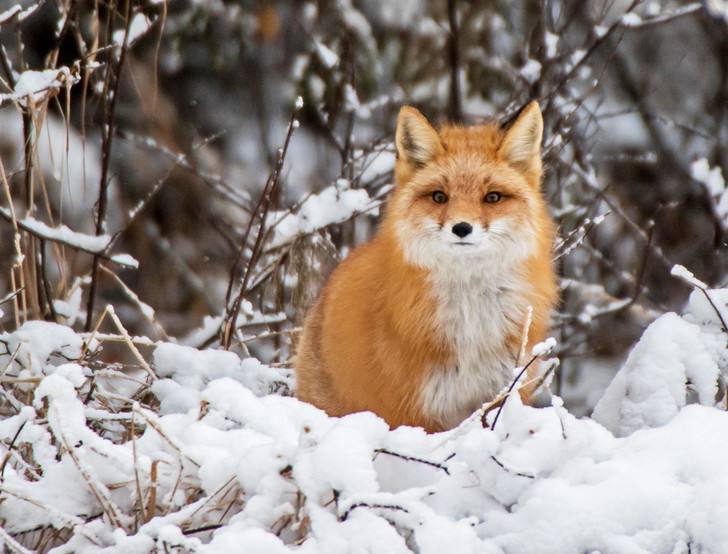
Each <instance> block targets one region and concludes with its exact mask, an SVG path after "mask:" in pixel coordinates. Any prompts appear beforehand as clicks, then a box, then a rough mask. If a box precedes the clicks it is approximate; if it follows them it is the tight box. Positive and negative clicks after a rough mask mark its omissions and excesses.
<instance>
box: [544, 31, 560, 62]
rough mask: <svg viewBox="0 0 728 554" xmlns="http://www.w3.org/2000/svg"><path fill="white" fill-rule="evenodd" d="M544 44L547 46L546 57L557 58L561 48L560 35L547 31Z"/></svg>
mask: <svg viewBox="0 0 728 554" xmlns="http://www.w3.org/2000/svg"><path fill="white" fill-rule="evenodd" d="M543 39H544V45H545V46H546V57H547V58H555V57H556V54H557V53H558V48H559V36H558V35H555V34H554V33H551V32H549V31H546V32H545V33H544V35H543Z"/></svg>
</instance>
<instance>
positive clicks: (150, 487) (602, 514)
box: [0, 186, 728, 554]
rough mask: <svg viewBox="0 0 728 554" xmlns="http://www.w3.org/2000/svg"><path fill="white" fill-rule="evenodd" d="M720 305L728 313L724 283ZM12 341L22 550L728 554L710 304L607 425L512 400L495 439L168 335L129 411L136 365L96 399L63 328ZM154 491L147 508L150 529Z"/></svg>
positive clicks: (652, 347) (8, 506) (691, 310)
mask: <svg viewBox="0 0 728 554" xmlns="http://www.w3.org/2000/svg"><path fill="white" fill-rule="evenodd" d="M342 188H344V190H346V189H345V186H344V187H342ZM711 293H712V296H711V298H713V299H714V301H715V302H718V303H719V304H722V305H723V304H725V303H726V302H728V289H723V290H714V291H711ZM554 343H555V341H554V340H553V339H548V340H547V341H545V342H544V343H542V344H540V345H537V347H536V348H534V353H540V354H546V353H547V352H548V351H549V350H550V349H552V348H553V346H554ZM0 344H4V345H5V351H4V353H2V354H0V367H5V368H6V371H5V372H4V375H5V377H6V378H7V377H21V376H36V380H35V381H28V382H27V383H26V384H25V385H24V386H25V387H26V388H25V390H26V391H27V393H26V394H25V396H24V397H23V398H24V400H23V401H21V400H20V396H19V397H18V398H15V397H14V398H13V399H12V401H13V403H14V404H13V405H16V406H17V410H16V414H15V415H12V416H10V417H6V418H5V419H3V420H2V421H0V440H2V441H3V444H5V445H7V444H9V442H10V441H11V440H12V439H13V437H15V435H17V439H16V448H15V449H14V450H13V451H10V452H9V462H8V463H7V465H6V467H5V470H4V476H3V479H4V480H3V485H2V494H3V496H2V498H3V502H2V503H0V518H1V519H2V520H3V521H4V526H3V529H4V531H5V532H7V533H10V534H13V535H15V537H16V540H17V537H22V532H23V531H25V530H30V529H35V528H36V527H38V526H46V525H52V526H55V527H57V528H59V529H60V528H66V529H68V530H69V532H68V534H66V535H63V536H67V537H69V538H68V539H67V542H66V544H65V545H62V546H58V547H57V548H56V549H54V550H53V552H54V553H56V554H59V553H61V552H69V553H70V552H77V553H80V554H85V553H89V554H90V553H94V552H100V551H104V552H107V553H125V552H135V553H146V552H156V551H164V550H165V549H166V550H168V551H171V550H173V549H176V550H180V551H183V552H201V553H212V552H215V553H220V554H226V553H228V552H229V553H233V552H241V551H245V552H261V553H269V552H272V553H277V552H280V553H284V552H302V553H319V552H322V553H328V552H330V553H338V552H347V551H352V550H351V548H352V546H353V545H355V546H356V549H357V550H356V551H360V552H373V553H379V552H401V553H405V552H411V551H416V552H421V553H433V554H436V553H440V552H473V553H481V552H482V553H494V554H495V553H504V552H518V553H524V554H528V553H538V554H550V553H554V554H563V553H568V552H650V553H656V554H659V553H665V554H668V553H675V552H683V553H686V552H688V548H690V549H691V550H690V551H700V552H711V553H719V552H725V545H726V544H728V531H727V530H726V528H725V526H723V525H719V524H716V522H720V521H725V520H726V518H728V506H727V505H726V503H725V501H724V495H723V494H722V491H723V490H725V488H726V487H728V476H727V475H726V473H725V467H726V465H727V464H728V435H726V433H725V429H726V426H728V413H726V412H725V411H724V409H723V408H722V407H720V405H718V404H716V398H717V393H718V390H719V389H718V381H719V377H720V376H721V375H722V376H725V375H726V373H728V351H726V347H725V346H726V335H725V333H724V332H723V331H722V330H721V329H720V321H719V319H718V318H717V316H716V314H715V310H714V309H713V308H712V307H711V305H710V304H709V303H708V302H707V301H706V299H705V296H704V294H703V293H702V291H701V290H696V291H694V293H693V295H691V298H690V300H689V302H688V305H687V307H686V309H685V314H684V315H683V316H679V315H677V314H675V313H668V314H664V315H663V316H661V317H660V318H658V319H657V320H656V321H655V322H654V323H652V324H651V325H650V326H649V328H648V329H647V330H646V331H645V333H644V335H643V337H642V339H641V340H640V341H639V343H638V344H637V345H636V346H635V348H634V350H633V351H632V353H631V354H630V356H629V358H628V359H627V361H626V363H625V364H624V366H623V368H622V369H621V370H620V372H619V374H618V375H617V378H616V379H615V380H614V382H613V383H612V385H611V386H610V387H609V388H608V390H607V392H606V393H605V395H604V398H603V399H602V401H601V402H600V403H599V406H598V407H597V410H596V411H595V414H594V418H593V419H590V418H581V419H579V418H576V417H574V416H573V415H572V414H570V413H569V412H568V411H567V410H566V409H565V408H564V407H563V402H562V401H561V399H559V398H558V397H553V400H552V402H551V405H550V406H548V407H545V408H533V407H528V406H524V405H523V404H522V403H521V401H520V397H519V396H518V395H513V396H511V397H509V399H508V401H507V402H506V404H505V405H504V407H503V408H502V412H501V413H500V415H499V420H498V425H497V427H496V428H495V429H493V428H492V427H486V428H484V427H483V426H482V425H481V423H480V421H479V418H474V419H470V420H468V421H466V422H464V423H463V424H462V425H461V426H460V427H458V428H456V429H454V430H452V431H449V432H446V433H440V434H434V435H428V434H426V433H425V432H424V431H423V430H422V429H418V428H409V427H402V428H398V429H396V430H389V428H388V426H387V425H386V423H385V422H384V421H382V420H381V419H379V418H378V417H377V416H375V415H374V414H371V413H358V414H352V415H349V416H346V417H342V418H335V417H329V416H327V415H326V414H324V413H323V412H321V411H320V410H318V409H317V408H315V407H313V406H311V405H309V404H306V403H303V402H300V401H298V400H296V399H295V398H291V397H288V396H281V395H278V394H270V392H271V391H272V390H276V388H277V387H276V383H278V382H281V381H283V382H286V383H287V384H288V385H289V386H292V385H293V383H292V382H291V377H290V372H286V371H282V370H280V369H276V368H272V367H268V366H266V365H265V364H262V363H261V362H260V361H258V360H256V359H254V358H245V359H241V358H239V357H238V356H237V355H236V354H234V353H232V352H226V351H222V350H214V349H212V350H197V349H195V348H192V347H188V346H182V345H179V344H174V343H168V342H161V343H157V344H156V346H155V347H154V350H153V353H152V354H151V362H150V363H151V365H152V367H153V368H154V371H155V372H156V375H157V377H158V379H157V380H156V381H154V382H153V383H151V385H150V389H149V391H150V392H151V394H152V395H153V397H154V398H155V399H156V402H157V403H158V404H156V405H158V408H155V409H154V410H152V409H150V406H154V405H155V404H154V402H152V403H151V404H150V403H149V402H150V401H149V400H146V401H145V402H146V404H145V405H140V404H139V402H138V401H132V402H126V403H125V402H121V403H120V400H121V399H122V398H124V397H126V395H131V394H133V393H134V391H135V386H134V387H131V388H130V386H129V385H123V384H122V383H126V382H128V379H123V378H122V376H123V373H122V372H105V373H104V374H103V376H102V374H97V375H96V377H95V379H96V383H97V385H96V386H97V394H98V395H99V396H95V397H94V399H93V400H91V401H90V402H87V401H86V399H87V395H88V390H89V386H90V381H91V378H92V376H93V374H92V372H91V371H90V369H89V368H86V367H84V365H83V364H84V362H83V352H84V346H83V345H84V341H83V339H82V338H81V337H80V336H79V335H77V334H76V333H74V332H73V331H72V330H71V329H70V328H68V327H64V326H61V325H56V324H53V323H47V322H40V321H29V322H26V323H25V324H23V325H22V326H21V327H20V328H19V329H18V330H17V331H15V332H12V333H3V334H2V335H0ZM89 348H90V350H91V352H93V351H94V350H96V348H97V345H95V344H91V345H89ZM688 381H689V385H686V382H688ZM5 390H6V393H8V392H9V390H8V389H5ZM112 391H116V392H115V393H114V394H115V395H114V394H112ZM691 391H692V392H693V393H694V394H693V396H694V400H695V401H697V403H690V402H691V396H690V392H691ZM99 398H104V399H105V400H104V401H103V402H100V401H99V400H98V399H99ZM114 399H115V400H114ZM109 402H111V404H109ZM494 417H495V412H494V411H493V412H490V413H489V414H488V422H489V425H491V426H492V424H493V418H494ZM132 421H133V422H134V426H135V429H136V431H135V435H134V438H133V439H132V438H131V434H130V432H129V425H130V424H131V422H132ZM5 448H6V449H7V447H5ZM23 452H32V460H33V464H32V465H29V464H28V463H27V462H26V461H25V458H24V457H23V456H22V455H21V453H23ZM152 491H154V495H155V496H154V497H153V498H156V501H155V507H154V510H153V511H148V512H147V513H148V516H147V517H144V518H142V519H139V512H138V511H137V507H138V506H139V504H140V502H141V503H142V505H144V506H147V505H148V503H149V499H150V498H152V497H151V496H150V495H151V494H152ZM139 494H141V495H142V496H141V498H140V497H139ZM147 507H148V506H147ZM150 509H151V508H150ZM97 516H100V517H97ZM206 526H211V528H210V530H207V531H204V530H202V529H203V528H205V527H206Z"/></svg>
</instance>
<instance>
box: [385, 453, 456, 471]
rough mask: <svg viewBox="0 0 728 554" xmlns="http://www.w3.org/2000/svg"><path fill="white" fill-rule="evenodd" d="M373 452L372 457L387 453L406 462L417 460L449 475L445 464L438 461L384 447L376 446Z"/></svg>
mask: <svg viewBox="0 0 728 554" xmlns="http://www.w3.org/2000/svg"><path fill="white" fill-rule="evenodd" d="M374 452H375V454H374V459H376V457H377V455H378V454H387V455H388V456H394V457H395V458H399V459H401V460H406V461H408V462H417V463H419V464H424V465H428V466H431V467H436V468H437V469H441V470H442V471H444V472H445V473H446V474H447V475H450V470H449V469H448V468H447V466H445V465H444V464H441V463H439V462H431V461H430V460H423V459H422V458H416V457H415V456H408V455H406V454H400V453H399V452H393V451H392V450H387V449H386V448H377V449H376V450H375V451H374Z"/></svg>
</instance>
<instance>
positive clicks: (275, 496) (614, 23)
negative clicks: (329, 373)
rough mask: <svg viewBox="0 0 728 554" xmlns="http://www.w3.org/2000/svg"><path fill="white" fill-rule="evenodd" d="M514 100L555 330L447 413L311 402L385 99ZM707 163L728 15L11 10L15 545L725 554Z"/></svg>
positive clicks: (3, 396) (361, 238)
mask: <svg viewBox="0 0 728 554" xmlns="http://www.w3.org/2000/svg"><path fill="white" fill-rule="evenodd" d="M16 2H17V3H16ZM531 100H537V101H538V103H539V105H540V107H541V110H542V113H543V119H544V136H543V143H542V154H543V162H544V177H543V185H542V193H543V196H544V198H545V199H546V201H547V203H548V206H549V209H550V213H551V215H552V216H553V218H554V220H555V221H556V224H557V228H558V236H557V240H556V243H555V244H554V247H553V259H554V260H555V264H556V268H557V271H558V276H559V294H560V302H559V305H558V309H557V310H556V311H555V313H553V314H552V318H551V326H550V331H549V337H551V338H552V339H553V340H549V341H548V342H547V343H544V344H542V346H541V347H540V348H538V349H537V350H536V349H535V350H534V352H533V353H532V354H533V357H532V358H531V359H527V360H524V362H523V363H522V364H521V365H520V366H517V367H513V382H512V383H511V386H510V387H509V388H508V389H504V390H502V391H501V393H500V394H499V395H498V396H497V397H496V398H494V399H492V400H491V401H489V402H487V403H486V404H484V405H483V406H482V407H481V408H480V409H479V410H478V411H476V412H475V413H473V415H472V416H470V417H469V418H468V419H466V420H465V421H464V422H463V423H461V424H460V425H459V426H457V427H456V428H454V429H452V430H450V431H446V432H443V433H434V434H428V433H426V432H425V431H424V430H423V429H421V428H416V427H399V428H397V429H394V430H390V429H389V426H388V425H387V423H386V422H385V421H383V420H382V419H380V418H378V417H377V416H375V415H374V414H373V413H371V412H361V413H357V414H352V415H348V416H345V417H340V418H339V417H330V416H328V415H327V414H326V413H325V412H323V411H321V410H319V409H317V408H315V407H314V406H312V405H310V404H307V403H305V402H302V401H299V400H298V399H296V398H295V396H294V395H295V390H296V379H295V374H294V354H295V345H296V341H297V339H298V337H299V335H300V332H301V326H302V324H303V318H304V316H305V314H306V312H307V310H308V309H309V308H310V306H311V305H312V303H313V302H314V300H315V299H316V297H317V295H318V293H319V291H320V290H321V288H322V286H323V284H324V283H325V281H326V278H327V276H328V275H329V274H330V273H331V271H332V270H333V269H334V268H335V267H336V266H337V264H338V263H339V262H340V261H341V260H343V259H345V258H346V257H347V255H348V254H349V253H350V252H351V251H352V249H353V248H354V247H356V246H358V245H360V244H362V243H364V242H366V241H367V240H368V239H369V238H370V237H371V236H372V235H373V233H374V231H375V229H376V227H377V223H378V221H379V220H380V218H381V215H382V213H383V210H384V207H385V205H386V200H387V198H388V196H389V194H390V193H391V191H392V189H393V186H394V185H393V167H394V163H395V155H396V151H395V144H394V129H395V123H396V121H397V113H398V111H399V108H400V107H401V106H402V105H404V104H409V105H413V106H416V107H417V108H418V109H420V110H421V111H422V113H424V114H425V115H426V116H427V117H428V118H429V119H430V121H432V122H433V123H436V124H437V123H442V122H446V121H451V122H460V123H464V124H477V123H481V122H485V121H495V122H497V123H498V124H500V125H501V126H503V128H507V127H508V125H509V124H511V123H512V122H513V121H514V119H515V117H516V115H517V114H518V113H519V112H520V110H521V109H522V108H523V107H524V106H526V105H527V104H528V103H529V102H530V101H531ZM726 168H728V2H726V1H725V0H701V1H696V2H689V1H685V0H683V1H678V0H587V1H581V0H517V1H506V0H492V1H486V0H472V1H466V0H435V1H425V0H393V1H390V2H377V1H375V0H313V1H312V0H305V1H304V0H299V1H294V0H280V1H277V2H264V1H262V0H240V1H233V0H0V544H2V545H3V546H2V552H5V553H18V554H25V553H30V552H42V553H45V552H53V553H56V554H61V553H101V552H104V553H122V552H123V553H140V554H143V553H152V552H154V553H173V552H175V553H195V552H199V553H220V554H225V553H233V552H235V553H237V552H244V553H246V554H255V553H259V554H268V553H271V554H275V553H284V552H301V553H331V554H339V553H345V552H352V553H374V554H379V553H388V554H389V553H405V552H418V553H422V554H440V553H451V552H452V553H492V554H496V553H509V554H524V553H538V554H550V553H553V554H570V553H574V554H582V553H604V554H607V553H610V554H612V553H617V554H638V553H642V554H663V553H664V554H687V553H692V554H695V553H702V554H719V553H728V503H726V501H725V491H726V490H728V473H727V472H726V467H728V413H726V410H727V409H728V394H727V393H726V385H725V382H726V379H728V324H727V323H728V243H727V242H726V241H727V240H728V188H726V178H728V173H727V172H726ZM525 363H528V364H538V366H539V368H540V371H541V379H540V382H539V383H538V384H539V385H540V390H539V392H538V394H537V396H536V397H535V400H534V401H533V402H532V404H531V405H530V406H529V405H524V403H523V402H522V401H521V398H520V396H519V395H518V394H516V393H517V392H518V389H519V387H520V386H521V384H520V382H519V380H518V376H519V375H520V374H521V373H522V371H521V370H522V369H523V365H524V364H525Z"/></svg>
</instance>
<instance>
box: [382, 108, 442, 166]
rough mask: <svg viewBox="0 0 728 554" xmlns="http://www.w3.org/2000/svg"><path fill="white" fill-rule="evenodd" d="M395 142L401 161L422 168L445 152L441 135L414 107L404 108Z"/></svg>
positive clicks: (398, 120)
mask: <svg viewBox="0 0 728 554" xmlns="http://www.w3.org/2000/svg"><path fill="white" fill-rule="evenodd" d="M394 142H395V144H396V146H397V155H398V156H399V159H401V160H404V161H405V162H407V163H408V164H410V165H412V166H414V167H416V168H421V167H424V166H425V165H426V164H427V163H428V162H430V161H432V160H433V159H434V158H435V157H437V156H438V155H439V154H441V153H442V152H443V151H444V148H443V146H442V142H441V141H440V135H438V134H437V131H436V130H435V129H434V128H433V127H432V125H430V122H429V121H427V118H426V117H425V116H424V115H422V114H421V113H420V112H419V110H417V109H416V108H413V107H412V106H402V108H401V109H400V110H399V117H398V118H397V132H396V134H395V138H394Z"/></svg>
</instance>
